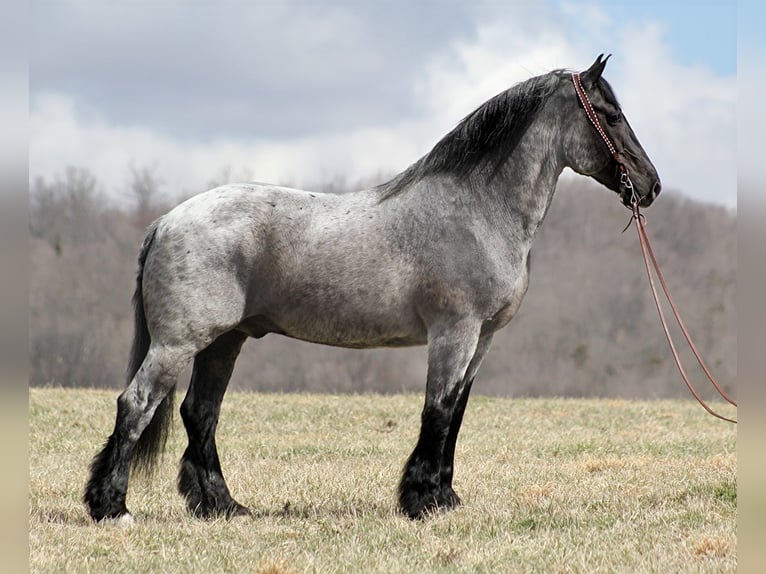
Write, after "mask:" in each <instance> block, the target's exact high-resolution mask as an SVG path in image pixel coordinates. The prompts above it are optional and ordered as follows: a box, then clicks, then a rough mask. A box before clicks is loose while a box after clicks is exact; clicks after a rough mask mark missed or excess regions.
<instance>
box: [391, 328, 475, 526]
mask: <svg viewBox="0 0 766 574" xmlns="http://www.w3.org/2000/svg"><path fill="white" fill-rule="evenodd" d="M479 331H480V324H479V323H478V322H476V321H473V320H468V319H464V320H462V321H458V322H455V323H451V324H443V325H439V326H437V327H435V328H433V329H431V330H430V331H429V342H428V380H427V383H426V401H425V406H424V407H423V414H422V418H421V427H420V437H419V438H418V442H417V445H416V446H415V450H414V451H413V452H412V454H411V455H410V458H409V459H408V461H407V464H406V465H405V467H404V473H403V475H402V480H401V482H400V484H399V505H400V506H401V509H402V511H403V512H404V513H405V514H407V516H409V517H410V518H419V517H421V516H423V515H424V514H426V513H428V512H430V511H432V510H436V509H437V508H440V507H449V506H451V505H453V504H451V503H450V501H449V500H448V499H447V498H449V497H446V494H448V492H447V493H445V492H443V489H442V464H443V457H444V452H445V449H448V448H447V447H448V438H449V435H450V429H451V423H452V421H453V419H454V416H455V414H456V412H457V411H458V410H459V406H460V402H459V399H460V398H461V392H460V391H461V389H462V387H463V385H462V383H463V380H464V378H465V375H466V372H467V370H468V367H469V365H470V363H471V360H472V358H473V356H474V354H475V351H476V348H477V343H478V339H479ZM462 408H465V406H464V405H463V407H462ZM458 427H459V425H458ZM456 437H457V431H455V438H456ZM450 448H451V449H452V450H453V452H454V445H452V447H450ZM448 450H449V449H448ZM450 473H451V470H450ZM450 490H451V489H450Z"/></svg>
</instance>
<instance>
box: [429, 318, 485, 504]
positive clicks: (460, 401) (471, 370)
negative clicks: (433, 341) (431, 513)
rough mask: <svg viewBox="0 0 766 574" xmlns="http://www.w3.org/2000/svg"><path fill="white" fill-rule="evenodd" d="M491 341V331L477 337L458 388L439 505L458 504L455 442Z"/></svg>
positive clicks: (443, 467)
mask: <svg viewBox="0 0 766 574" xmlns="http://www.w3.org/2000/svg"><path fill="white" fill-rule="evenodd" d="M491 343H492V333H490V334H488V335H484V336H482V337H481V338H480V339H479V344H478V346H477V347H476V352H475V353H474V355H473V359H471V363H470V364H469V365H468V370H467V371H466V373H465V377H464V378H463V384H462V385H461V388H460V390H459V394H458V397H457V404H456V406H455V411H454V413H453V414H452V420H451V421H450V426H449V432H448V433H447V440H446V442H445V444H444V451H443V452H442V462H441V492H440V495H439V500H438V502H439V507H445V508H453V507H455V506H459V505H460V497H459V496H458V495H457V493H456V492H455V491H454V490H453V488H452V475H453V472H454V468H455V445H456V444H457V435H458V433H459V432H460V425H461V424H462V423H463V414H464V413H465V407H466V405H467V404H468V396H469V395H470V393H471V387H472V386H473V381H474V379H475V378H476V374H477V373H478V372H479V367H480V366H481V362H482V360H483V359H484V357H485V355H486V354H487V351H489V347H490V345H491Z"/></svg>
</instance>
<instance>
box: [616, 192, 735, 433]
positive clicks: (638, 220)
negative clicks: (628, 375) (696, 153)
mask: <svg viewBox="0 0 766 574" xmlns="http://www.w3.org/2000/svg"><path fill="white" fill-rule="evenodd" d="M631 209H632V211H633V216H632V219H633V221H634V222H635V224H636V231H637V232H638V241H639V243H640V244H641V254H642V255H643V256H644V266H645V267H646V274H647V276H648V277H649V286H650V287H651V288H652V295H653V296H654V304H655V306H656V307H657V313H658V314H659V316H660V323H662V329H663V331H665V337H666V338H667V340H668V344H669V345H670V351H671V352H672V353H673V359H674V360H675V362H676V366H677V367H678V372H679V373H681V378H682V379H683V380H684V383H686V386H687V387H688V389H689V391H690V392H691V394H692V395H694V398H695V399H697V402H699V404H701V405H702V407H703V408H704V409H705V410H706V411H707V412H709V413H710V414H711V415H713V416H714V417H718V418H719V419H722V420H725V421H728V422H730V423H734V424H737V421H736V420H734V419H730V418H728V417H725V416H723V415H721V414H718V413H717V412H715V411H714V410H713V409H711V408H710V407H709V406H708V405H707V403H706V402H705V401H704V400H702V397H700V396H699V394H698V393H697V391H696V390H695V389H694V387H693V386H692V384H691V382H690V381H689V377H687V375H686V371H684V368H683V365H681V359H680V357H679V356H678V352H677V351H676V346H675V344H674V343H673V339H672V337H671V336H670V331H669V329H668V324H667V321H665V314H664V313H663V312H662V306H661V305H660V299H659V296H658V295H657V288H656V286H655V284H654V277H653V276H652V272H651V269H650V267H649V259H651V260H652V265H653V266H654V270H655V271H656V273H657V277H658V279H659V280H660V285H662V290H663V291H664V292H665V297H666V298H667V300H668V303H669V304H670V308H671V309H672V310H673V315H674V316H675V318H676V321H677V322H678V326H679V327H681V332H682V333H683V334H684V338H685V339H686V342H687V343H689V347H690V348H691V350H692V353H694V357H695V358H696V359H697V362H698V363H699V365H700V367H702V370H703V371H705V374H706V375H707V378H708V379H709V380H710V382H711V383H712V384H713V386H714V387H715V389H716V390H717V391H718V394H720V395H721V397H723V398H724V399H725V400H726V401H728V402H729V403H730V404H732V405H734V406H735V407H736V406H737V403H736V402H735V401H733V400H732V399H731V398H729V396H728V395H727V394H726V393H725V392H724V391H723V389H721V387H720V386H719V385H718V383H717V382H716V380H715V378H714V377H713V375H712V374H711V373H710V370H709V369H708V368H707V365H705V362H704V361H703V360H702V357H701V356H700V354H699V352H698V351H697V347H696V346H695V345H694V341H692V339H691V337H690V336H689V332H688V331H687V330H686V327H685V326H684V322H683V321H682V320H681V316H680V315H679V313H678V309H677V308H676V305H675V303H674V302H673V298H672V297H671V296H670V290H669V289H668V286H667V283H665V278H664V277H663V275H662V271H661V270H660V266H659V264H658V263H657V258H656V257H655V256H654V251H653V250H652V246H651V244H650V243H649V236H648V235H647V233H646V218H645V217H644V215H643V214H642V213H640V212H639V210H638V198H637V197H636V194H635V191H633V196H632V198H631ZM628 225H630V223H629V224H628ZM647 253H648V257H647Z"/></svg>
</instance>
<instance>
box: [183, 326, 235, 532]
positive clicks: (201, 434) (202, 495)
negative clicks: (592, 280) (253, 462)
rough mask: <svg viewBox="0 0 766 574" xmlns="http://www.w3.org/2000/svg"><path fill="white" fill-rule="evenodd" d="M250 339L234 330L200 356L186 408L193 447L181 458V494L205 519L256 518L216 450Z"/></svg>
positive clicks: (185, 404) (195, 363)
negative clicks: (226, 400)
mask: <svg viewBox="0 0 766 574" xmlns="http://www.w3.org/2000/svg"><path fill="white" fill-rule="evenodd" d="M246 338H247V335H245V334H243V333H240V332H239V331H229V332H228V333H224V334H223V335H221V336H220V337H218V338H217V339H216V340H215V341H213V343H211V344H210V346H208V347H207V348H206V349H204V350H203V351H201V352H200V353H199V354H198V355H197V357H196V358H195V359H194V370H193V372H192V378H191V383H190V384H189V390H188V391H187V393H186V398H185V399H184V401H183V403H182V404H181V417H182V418H183V421H184V426H185V427H186V433H187V435H188V436H189V446H188V447H187V449H186V452H184V455H183V458H182V459H181V467H180V470H179V473H178V490H179V491H180V492H181V494H182V495H183V496H184V497H185V498H186V506H187V508H188V509H189V511H190V512H191V513H192V514H194V515H195V516H199V517H201V518H207V517H211V516H218V515H224V516H228V517H230V516H236V515H246V514H249V513H250V512H249V510H248V509H247V508H245V507H244V506H242V505H241V504H239V503H238V502H237V501H235V500H234V499H233V498H232V497H231V494H230V493H229V489H228V487H227V486H226V482H225V480H224V478H223V473H222V472H221V463H220V460H219V459H218V451H217V449H216V445H215V430H216V425H217V424H218V415H219V413H220V409H221V401H222V400H223V395H224V393H225V392H226V387H227V385H228V384H229V379H230V378H231V373H232V371H233V370H234V363H235V362H236V360H237V356H238V355H239V351H240V349H241V348H242V344H243V343H244V341H245V339H246Z"/></svg>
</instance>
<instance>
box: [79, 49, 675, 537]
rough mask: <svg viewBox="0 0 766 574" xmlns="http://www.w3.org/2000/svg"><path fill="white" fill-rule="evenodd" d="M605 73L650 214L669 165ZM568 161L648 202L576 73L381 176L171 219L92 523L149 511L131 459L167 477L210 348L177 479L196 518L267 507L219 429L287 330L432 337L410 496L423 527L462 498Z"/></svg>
mask: <svg viewBox="0 0 766 574" xmlns="http://www.w3.org/2000/svg"><path fill="white" fill-rule="evenodd" d="M605 65H606V60H604V59H602V57H601V56H599V58H598V59H597V60H596V61H595V62H594V64H593V65H592V66H591V67H590V68H589V69H588V70H587V71H585V72H583V73H582V74H581V82H582V86H583V88H584V89H585V92H586V93H587V95H588V97H589V99H590V102H591V104H592V106H593V108H594V109H595V111H596V114H597V115H598V117H599V118H600V121H601V123H602V125H604V127H605V129H606V131H607V132H608V133H609V135H610V137H611V140H612V141H613V142H614V145H615V147H616V148H617V150H618V151H619V153H620V154H621V156H622V158H623V159H622V161H623V162H624V166H625V167H627V169H628V170H629V172H630V176H631V178H632V183H633V193H635V196H633V197H634V198H635V199H637V200H638V201H639V203H640V205H642V206H648V205H649V204H651V203H652V201H653V200H654V198H655V197H656V196H657V194H658V193H659V191H660V183H659V179H658V176H657V172H656V170H655V168H654V166H653V165H652V163H651V162H650V160H649V158H648V157H647V156H646V153H645V152H644V150H643V149H642V148H641V145H640V144H639V142H638V140H637V139H636V136H635V134H634V133H633V131H632V130H631V128H630V126H629V125H628V122H627V120H626V119H625V117H624V116H623V115H622V112H621V110H620V106H619V104H618V102H617V100H616V98H615V96H614V92H613V91H612V89H611V87H610V86H609V84H608V83H607V82H606V81H605V80H604V79H603V78H602V77H601V75H602V72H603V70H604V67H605ZM565 167H569V168H571V169H573V170H574V171H575V172H577V173H580V174H583V175H588V176H590V177H593V178H594V179H596V180H597V181H599V182H600V183H602V184H603V185H604V186H606V187H607V188H609V189H611V190H613V191H615V192H617V193H618V194H619V195H620V197H621V199H622V200H623V202H624V203H626V205H627V204H629V203H630V196H631V195H632V194H631V193H630V191H631V190H629V189H627V188H626V185H625V182H624V181H623V182H622V183H621V178H620V170H619V169H618V167H619V165H618V162H616V161H615V159H614V157H613V156H612V155H611V154H610V152H609V151H608V150H607V148H606V146H605V145H604V141H603V140H602V139H601V137H600V136H599V134H598V133H597V130H596V129H594V126H593V125H592V124H591V123H590V122H589V119H588V117H587V116H586V114H585V113H584V111H583V107H582V106H581V104H580V102H579V101H578V97H577V96H576V93H575V89H574V87H573V81H572V74H571V73H569V72H565V71H561V70H557V71H553V72H550V73H548V74H545V75H542V76H539V77H536V78H531V79H530V80H527V81H525V82H523V83H520V84H518V85H516V86H513V87H512V88H510V89H508V90H506V91H504V92H502V93H500V94H498V95H497V96H495V97H493V98H492V99H490V100H489V101H487V102H486V103H484V104H483V105H481V106H480V107H479V108H478V109H477V110H475V111H474V112H472V113H471V114H470V115H468V116H467V117H466V118H465V119H463V120H462V121H461V122H460V123H459V124H458V125H457V127H455V129H453V130H452V131H451V132H450V133H448V134H447V135H446V136H444V137H443V138H442V139H441V140H440V141H439V142H438V143H437V144H436V145H435V146H434V148H433V149H432V150H431V151H430V152H429V153H428V154H426V155H425V156H423V157H422V158H421V159H419V160H418V161H417V162H415V163H414V164H413V165H411V166H410V167H409V168H407V169H406V170H405V171H404V172H402V173H401V174H399V175H398V176H396V177H395V178H394V179H393V180H391V181H390V182H388V183H386V184H383V185H381V186H379V187H376V188H373V189H367V190H363V191H359V192H356V193H350V194H346V195H332V194H321V193H309V192H306V191H298V190H294V189H286V188H283V187H277V186H274V185H263V184H254V183H249V184H236V185H225V186H223V187H219V188H216V189H213V190H211V191H208V192H206V193H202V194H200V195H198V196H196V197H193V198H191V199H189V200H188V201H186V202H184V203H182V204H181V205H179V206H177V207H176V208H175V209H173V210H172V211H170V212H169V213H168V214H166V215H164V216H162V217H160V218H159V219H158V220H157V221H155V222H154V223H153V224H152V225H151V226H150V227H149V230H148V233H147V235H146V239H145V240H144V243H143V246H142V247H141V252H140V255H139V258H138V277H137V281H136V283H137V285H136V291H135V296H134V304H135V338H134V341H133V349H132V351H131V358H130V365H129V372H128V376H129V377H128V378H129V382H128V385H127V387H126V389H125V391H124V392H123V393H122V394H121V395H120V397H119V399H118V400H117V419H116V422H115V428H114V432H113V434H112V435H111V436H110V437H109V439H108V440H107V442H106V444H105V446H104V448H103V450H102V451H101V452H100V453H99V454H98V455H97V456H96V457H95V459H94V460H93V463H92V465H91V469H90V470H91V474H90V480H89V481H88V484H87V487H86V490H85V497H84V500H85V503H86V504H87V506H88V509H89V511H90V515H91V516H92V517H93V519H95V520H102V519H105V518H110V519H116V520H118V521H119V522H128V523H129V522H132V517H131V515H130V514H129V513H128V510H127V508H126V507H125V495H126V492H127V488H128V475H129V471H130V468H131V465H133V466H137V467H138V468H139V469H148V470H150V469H151V468H152V467H153V465H154V463H155V461H156V458H157V455H158V454H159V453H160V452H161V450H162V449H163V448H164V444H165V439H166V437H167V429H168V425H169V421H170V415H171V413H172V409H173V406H172V397H173V395H174V390H175V385H176V380H177V377H178V375H179V374H180V372H181V370H182V369H183V368H184V366H185V365H186V364H188V361H189V360H191V359H194V368H193V373H192V377H191V383H190V384H189V389H188V391H187V393H186V398H185V399H184V401H183V404H182V405H181V416H182V418H183V422H184V425H185V427H186V431H187V434H188V437H189V446H188V448H187V449H186V452H185V453H184V455H183V458H182V460H181V465H180V472H179V477H178V488H179V490H180V492H181V494H183V496H184V497H185V498H186V504H187V507H188V509H189V511H190V512H192V513H193V514H194V515H197V516H201V517H209V516H216V515H225V516H235V515H241V514H248V513H249V511H248V510H247V508H245V507H244V506H242V505H240V504H239V503H238V502H236V501H235V500H234V499H233V498H232V496H231V494H230V493H229V489H228V487H227V485H226V482H225V481H224V478H223V474H222V471H221V466H220V462H219V459H218V452H217V450H216V444H215V429H216V425H217V422H218V415H219V411H220V405H221V401H222V399H223V396H224V393H225V391H226V386H227V384H228V381H229V378H230V376H231V373H232V369H233V368H234V362H235V361H236V358H237V355H238V354H239V351H240V348H241V347H242V344H243V343H244V341H245V339H247V338H248V337H254V338H256V339H257V338H260V337H263V336H264V335H266V334H268V333H276V334H280V335H285V336H287V337H292V338H295V339H302V340H304V341H311V342H314V343H322V344H325V345H335V346H340V347H354V348H368V347H399V346H407V345H428V377H427V382H426V397H425V406H424V408H423V413H422V426H421V430H420V438H419V439H418V442H417V445H416V446H415V449H414V451H413V452H412V455H411V456H410V458H409V460H408V461H407V463H406V465H405V467H404V472H403V475H402V479H401V484H400V486H399V504H400V506H401V509H402V511H403V512H404V513H405V514H406V515H407V516H409V517H411V518H417V517H422V516H423V515H425V514H427V513H429V512H430V511H433V510H436V509H448V508H452V507H455V506H457V505H458V504H460V499H459V498H458V496H457V494H456V493H455V491H454V490H453V489H452V473H453V458H454V453H455V442H456V440H457V436H458V432H459V430H460V424H461V421H462V419H463V412H464V410H465V407H466V403H467V402H468V394H469V392H470V390H471V385H472V384H473V381H474V378H475V377H476V373H477V372H478V370H479V366H480V365H481V362H482V359H483V358H484V356H485V355H486V353H487V351H488V349H489V347H490V343H491V341H492V335H493V333H494V332H495V331H497V330H498V329H500V328H502V327H504V326H505V325H506V324H507V323H508V321H510V320H511V318H512V317H513V316H514V314H515V313H516V310H517V309H518V308H519V304H520V303H521V300H522V298H523V296H524V293H525V292H526V289H527V284H528V274H529V259H528V257H529V250H530V247H531V245H532V241H533V240H534V237H535V233H536V231H537V229H538V227H539V226H540V223H541V222H542V220H543V217H545V214H546V211H547V210H548V206H549V205H550V202H551V199H552V198H553V192H554V189H555V187H556V182H557V180H558V177H559V175H560V174H561V172H562V170H563V169H564V168H565Z"/></svg>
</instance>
